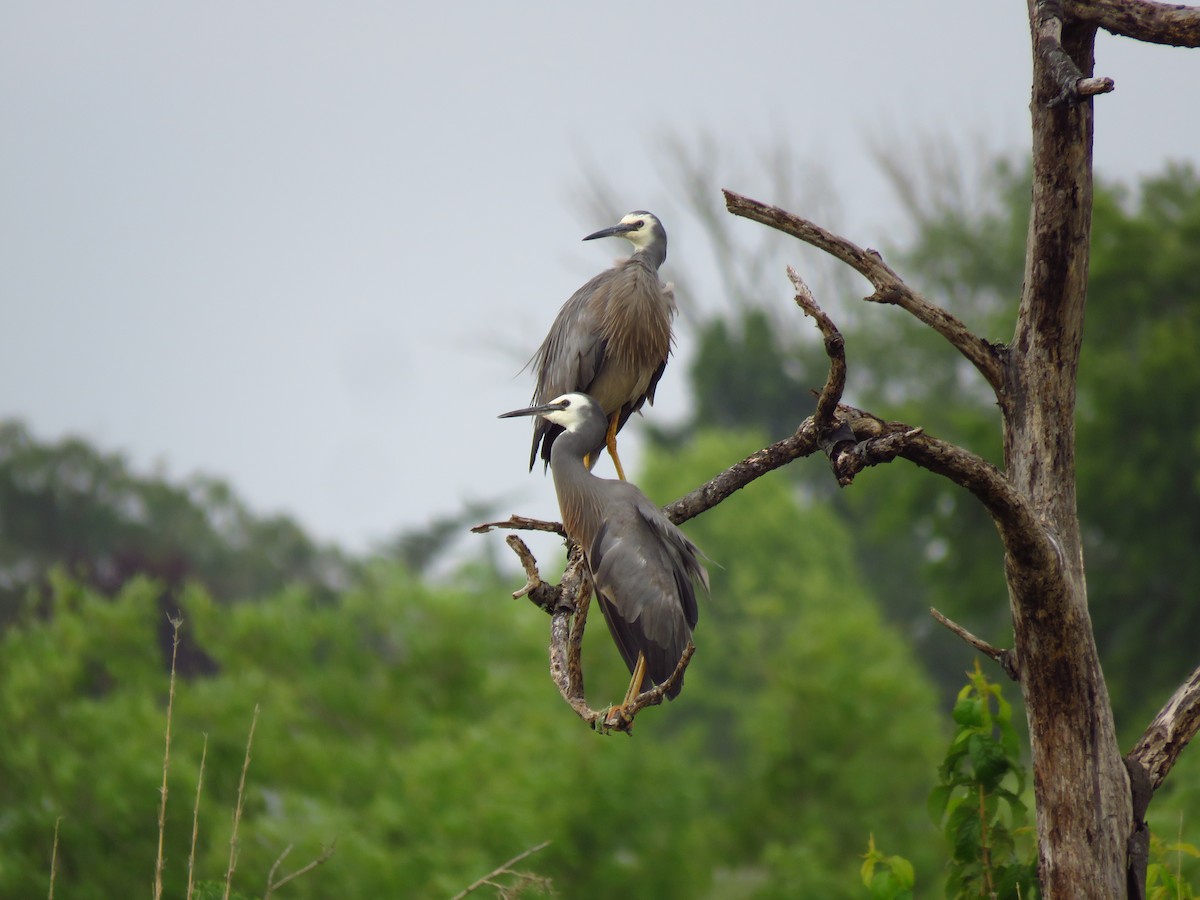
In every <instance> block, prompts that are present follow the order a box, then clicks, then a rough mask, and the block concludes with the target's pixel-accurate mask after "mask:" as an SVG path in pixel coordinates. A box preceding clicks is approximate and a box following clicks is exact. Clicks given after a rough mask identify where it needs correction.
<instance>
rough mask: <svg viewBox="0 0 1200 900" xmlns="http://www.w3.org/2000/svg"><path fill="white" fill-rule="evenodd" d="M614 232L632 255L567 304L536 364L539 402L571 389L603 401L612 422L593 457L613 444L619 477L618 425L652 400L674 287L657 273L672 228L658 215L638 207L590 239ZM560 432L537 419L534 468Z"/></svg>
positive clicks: (667, 344) (592, 460)
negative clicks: (668, 230) (629, 248)
mask: <svg viewBox="0 0 1200 900" xmlns="http://www.w3.org/2000/svg"><path fill="white" fill-rule="evenodd" d="M613 236H618V237H623V238H625V240H627V241H629V242H630V243H631V244H633V246H634V251H633V255H632V256H630V257H629V258H628V259H626V260H622V261H621V262H619V263H617V265H615V266H613V267H612V268H611V269H606V270H605V271H603V272H601V273H600V274H599V275H597V276H596V277H595V278H593V279H592V280H591V281H589V282H588V283H587V284H585V285H584V286H583V287H581V288H580V289H579V290H577V291H576V292H575V293H574V294H573V295H572V296H571V299H569V300H568V301H567V302H566V303H564V304H563V307H562V309H560V310H559V311H558V315H557V316H556V317H555V319H554V324H553V325H551V326H550V332H549V333H548V334H547V335H546V339H545V340H544V341H542V345H541V346H540V347H539V348H538V350H537V353H535V354H534V357H533V359H532V360H531V363H533V364H535V365H536V368H537V388H536V389H535V390H534V392H533V403H534V405H540V404H545V403H547V402H548V401H549V400H550V399H551V398H553V397H558V396H561V395H563V394H567V393H571V392H573V391H577V392H580V393H585V394H589V395H591V396H592V397H593V398H594V399H595V400H596V402H597V403H599V404H600V407H601V408H602V409H603V410H604V414H605V416H606V417H607V418H608V429H607V431H606V432H605V434H603V435H601V436H600V439H599V440H597V442H596V444H595V446H594V447H590V448H588V451H589V458H588V464H589V466H595V464H596V460H597V459H598V458H599V455H600V451H601V450H602V449H603V448H604V447H605V446H607V447H608V452H609V454H610V455H611V456H612V458H613V464H614V465H615V466H616V467H617V477H619V478H620V479H621V480H622V481H624V480H625V471H624V469H622V467H621V460H620V457H618V456H617V432H618V431H620V430H621V428H622V426H624V424H625V421H626V420H627V419H628V418H629V417H630V416H631V415H632V414H633V413H635V412H637V411H638V410H639V409H641V408H642V405H643V404H644V403H645V402H646V401H647V400H649V401H650V403H654V389H655V387H656V386H657V385H658V380H659V378H661V377H662V373H663V369H665V368H666V366H667V357H668V356H669V355H670V353H671V343H672V336H671V320H672V319H673V318H674V317H675V294H674V292H673V291H672V289H671V286H670V285H667V284H663V283H662V282H661V281H660V280H659V278H658V268H659V266H661V265H662V264H663V261H664V260H665V259H666V258H667V233H666V231H664V230H663V227H662V223H661V222H659V221H658V218H657V217H656V216H654V215H653V214H652V213H648V212H646V211H645V210H636V211H634V212H631V213H630V214H629V215H627V216H625V217H624V218H623V219H621V221H620V222H618V223H617V224H616V225H613V226H612V227H611V228H604V229H602V230H600V231H597V232H595V233H594V234H589V235H588V236H587V237H585V238H584V240H585V241H592V240H595V239H596V238H602V237H613ZM561 432H562V428H561V426H559V425H557V424H555V423H553V422H550V421H548V420H546V419H538V420H537V421H536V422H535V423H534V428H533V448H532V449H531V450H530V453H529V468H530V469H532V468H533V465H534V463H535V462H536V461H537V457H538V448H539V446H540V448H541V455H542V459H544V460H545V461H546V464H547V465H549V464H550V448H551V447H552V446H553V444H554V440H555V438H557V437H558V435H559V434H560V433H561Z"/></svg>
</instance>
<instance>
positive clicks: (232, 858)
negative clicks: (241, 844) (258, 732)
mask: <svg viewBox="0 0 1200 900" xmlns="http://www.w3.org/2000/svg"><path fill="white" fill-rule="evenodd" d="M257 725H258V704H257V703H256V704H254V718H252V719H251V720H250V734H249V735H247V737H246V758H245V759H244V760H243V761H242V777H241V779H240V780H239V781H238V792H237V805H236V806H235V807H234V808H233V833H232V834H231V835H230V836H229V868H228V869H226V871H225V896H224V900H229V894H230V892H231V891H232V889H233V873H234V870H235V869H237V854H238V826H239V825H241V823H242V804H243V803H244V802H245V799H246V772H247V771H249V769H250V747H251V746H252V745H253V744H254V728H255V726H257Z"/></svg>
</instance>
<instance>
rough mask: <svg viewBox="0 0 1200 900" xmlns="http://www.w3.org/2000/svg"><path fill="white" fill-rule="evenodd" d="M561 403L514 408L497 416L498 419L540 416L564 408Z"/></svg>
mask: <svg viewBox="0 0 1200 900" xmlns="http://www.w3.org/2000/svg"><path fill="white" fill-rule="evenodd" d="M562 408H563V405H562V404H561V403H544V404H542V405H541V406H528V407H526V408H525V409H514V410H513V411H512V412H506V413H500V415H498V416H496V418H497V419H511V418H513V417H515V416H540V415H542V414H543V413H548V412H554V411H555V410H556V409H562Z"/></svg>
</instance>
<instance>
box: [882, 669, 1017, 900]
mask: <svg viewBox="0 0 1200 900" xmlns="http://www.w3.org/2000/svg"><path fill="white" fill-rule="evenodd" d="M952 717H953V719H954V724H955V733H954V738H953V739H952V740H951V741H950V746H949V749H948V750H947V751H946V757H945V759H944V760H943V761H942V763H941V765H940V766H939V767H938V784H937V786H936V787H935V788H934V789H933V790H932V791H931V792H930V794H929V800H928V806H929V814H930V817H931V818H932V819H933V821H934V822H935V823H937V824H938V826H939V827H940V828H941V830H942V837H943V839H944V840H945V842H946V846H947V848H948V849H949V851H950V853H949V855H950V859H949V862H948V864H947V877H946V893H945V896H946V897H947V898H960V897H992V898H996V900H1022V898H1024V900H1034V898H1036V897H1038V896H1039V889H1038V881H1037V846H1036V835H1035V834H1034V833H1033V829H1032V827H1031V826H1029V825H1027V824H1026V819H1027V811H1026V808H1025V803H1024V801H1023V800H1022V799H1021V795H1022V794H1023V792H1024V790H1025V769H1024V767H1023V765H1022V763H1021V758H1020V753H1021V750H1020V741H1019V739H1018V737H1017V733H1016V731H1015V730H1014V729H1013V724H1012V707H1011V706H1010V705H1009V703H1008V701H1006V700H1005V699H1004V695H1003V693H1002V692H1001V690H1000V685H998V684H992V683H991V682H990V681H988V679H987V676H985V675H984V674H983V670H982V669H981V668H980V666H979V660H978V659H976V660H975V668H974V671H972V672H970V673H968V681H967V684H966V686H965V687H964V688H963V689H962V690H961V691H959V694H958V699H957V701H956V702H955V704H954V710H953V712H952ZM863 859H864V862H863V866H862V873H861V874H862V882H863V884H864V885H865V886H866V887H868V888H870V890H871V896H872V897H873V898H880V900H890V898H904V897H911V896H912V887H913V884H914V882H915V878H914V874H913V871H914V870H913V866H912V865H911V863H909V861H908V860H907V859H904V858H903V857H899V856H887V855H885V854H884V853H883V852H882V851H880V850H879V849H878V848H876V846H875V836H874V835H873V834H872V835H871V838H870V840H869V842H868V845H867V852H866V854H865V855H864V857H863Z"/></svg>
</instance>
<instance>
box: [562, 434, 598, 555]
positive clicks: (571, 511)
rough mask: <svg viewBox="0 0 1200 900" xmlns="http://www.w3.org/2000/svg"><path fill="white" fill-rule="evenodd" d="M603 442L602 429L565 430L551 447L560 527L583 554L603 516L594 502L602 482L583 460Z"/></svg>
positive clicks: (589, 545) (587, 548)
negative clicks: (582, 549) (561, 524)
mask: <svg viewBox="0 0 1200 900" xmlns="http://www.w3.org/2000/svg"><path fill="white" fill-rule="evenodd" d="M603 441H604V433H603V429H586V430H584V431H583V432H578V431H576V432H572V431H564V432H563V433H562V434H560V435H559V436H558V437H557V438H555V439H554V444H553V446H552V447H551V448H550V472H551V473H552V474H553V475H554V492H555V493H556V494H557V495H558V508H559V511H560V512H561V513H562V523H563V528H564V529H566V532H567V536H568V537H570V538H571V540H573V541H576V542H577V543H579V544H580V545H581V546H582V547H583V548H584V551H585V552H586V551H588V550H589V549H590V547H591V543H592V538H593V537H595V535H596V530H597V529H598V528H599V527H600V523H601V521H602V520H603V514H602V511H601V507H600V505H599V503H598V501H597V495H598V487H599V485H600V483H601V480H600V479H599V478H597V477H596V476H595V475H593V474H592V473H591V471H589V469H588V467H587V466H586V465H585V464H584V462H583V459H584V457H585V456H586V455H587V454H588V453H590V452H592V450H594V449H595V448H596V446H597V445H598V444H602V443H603Z"/></svg>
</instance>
